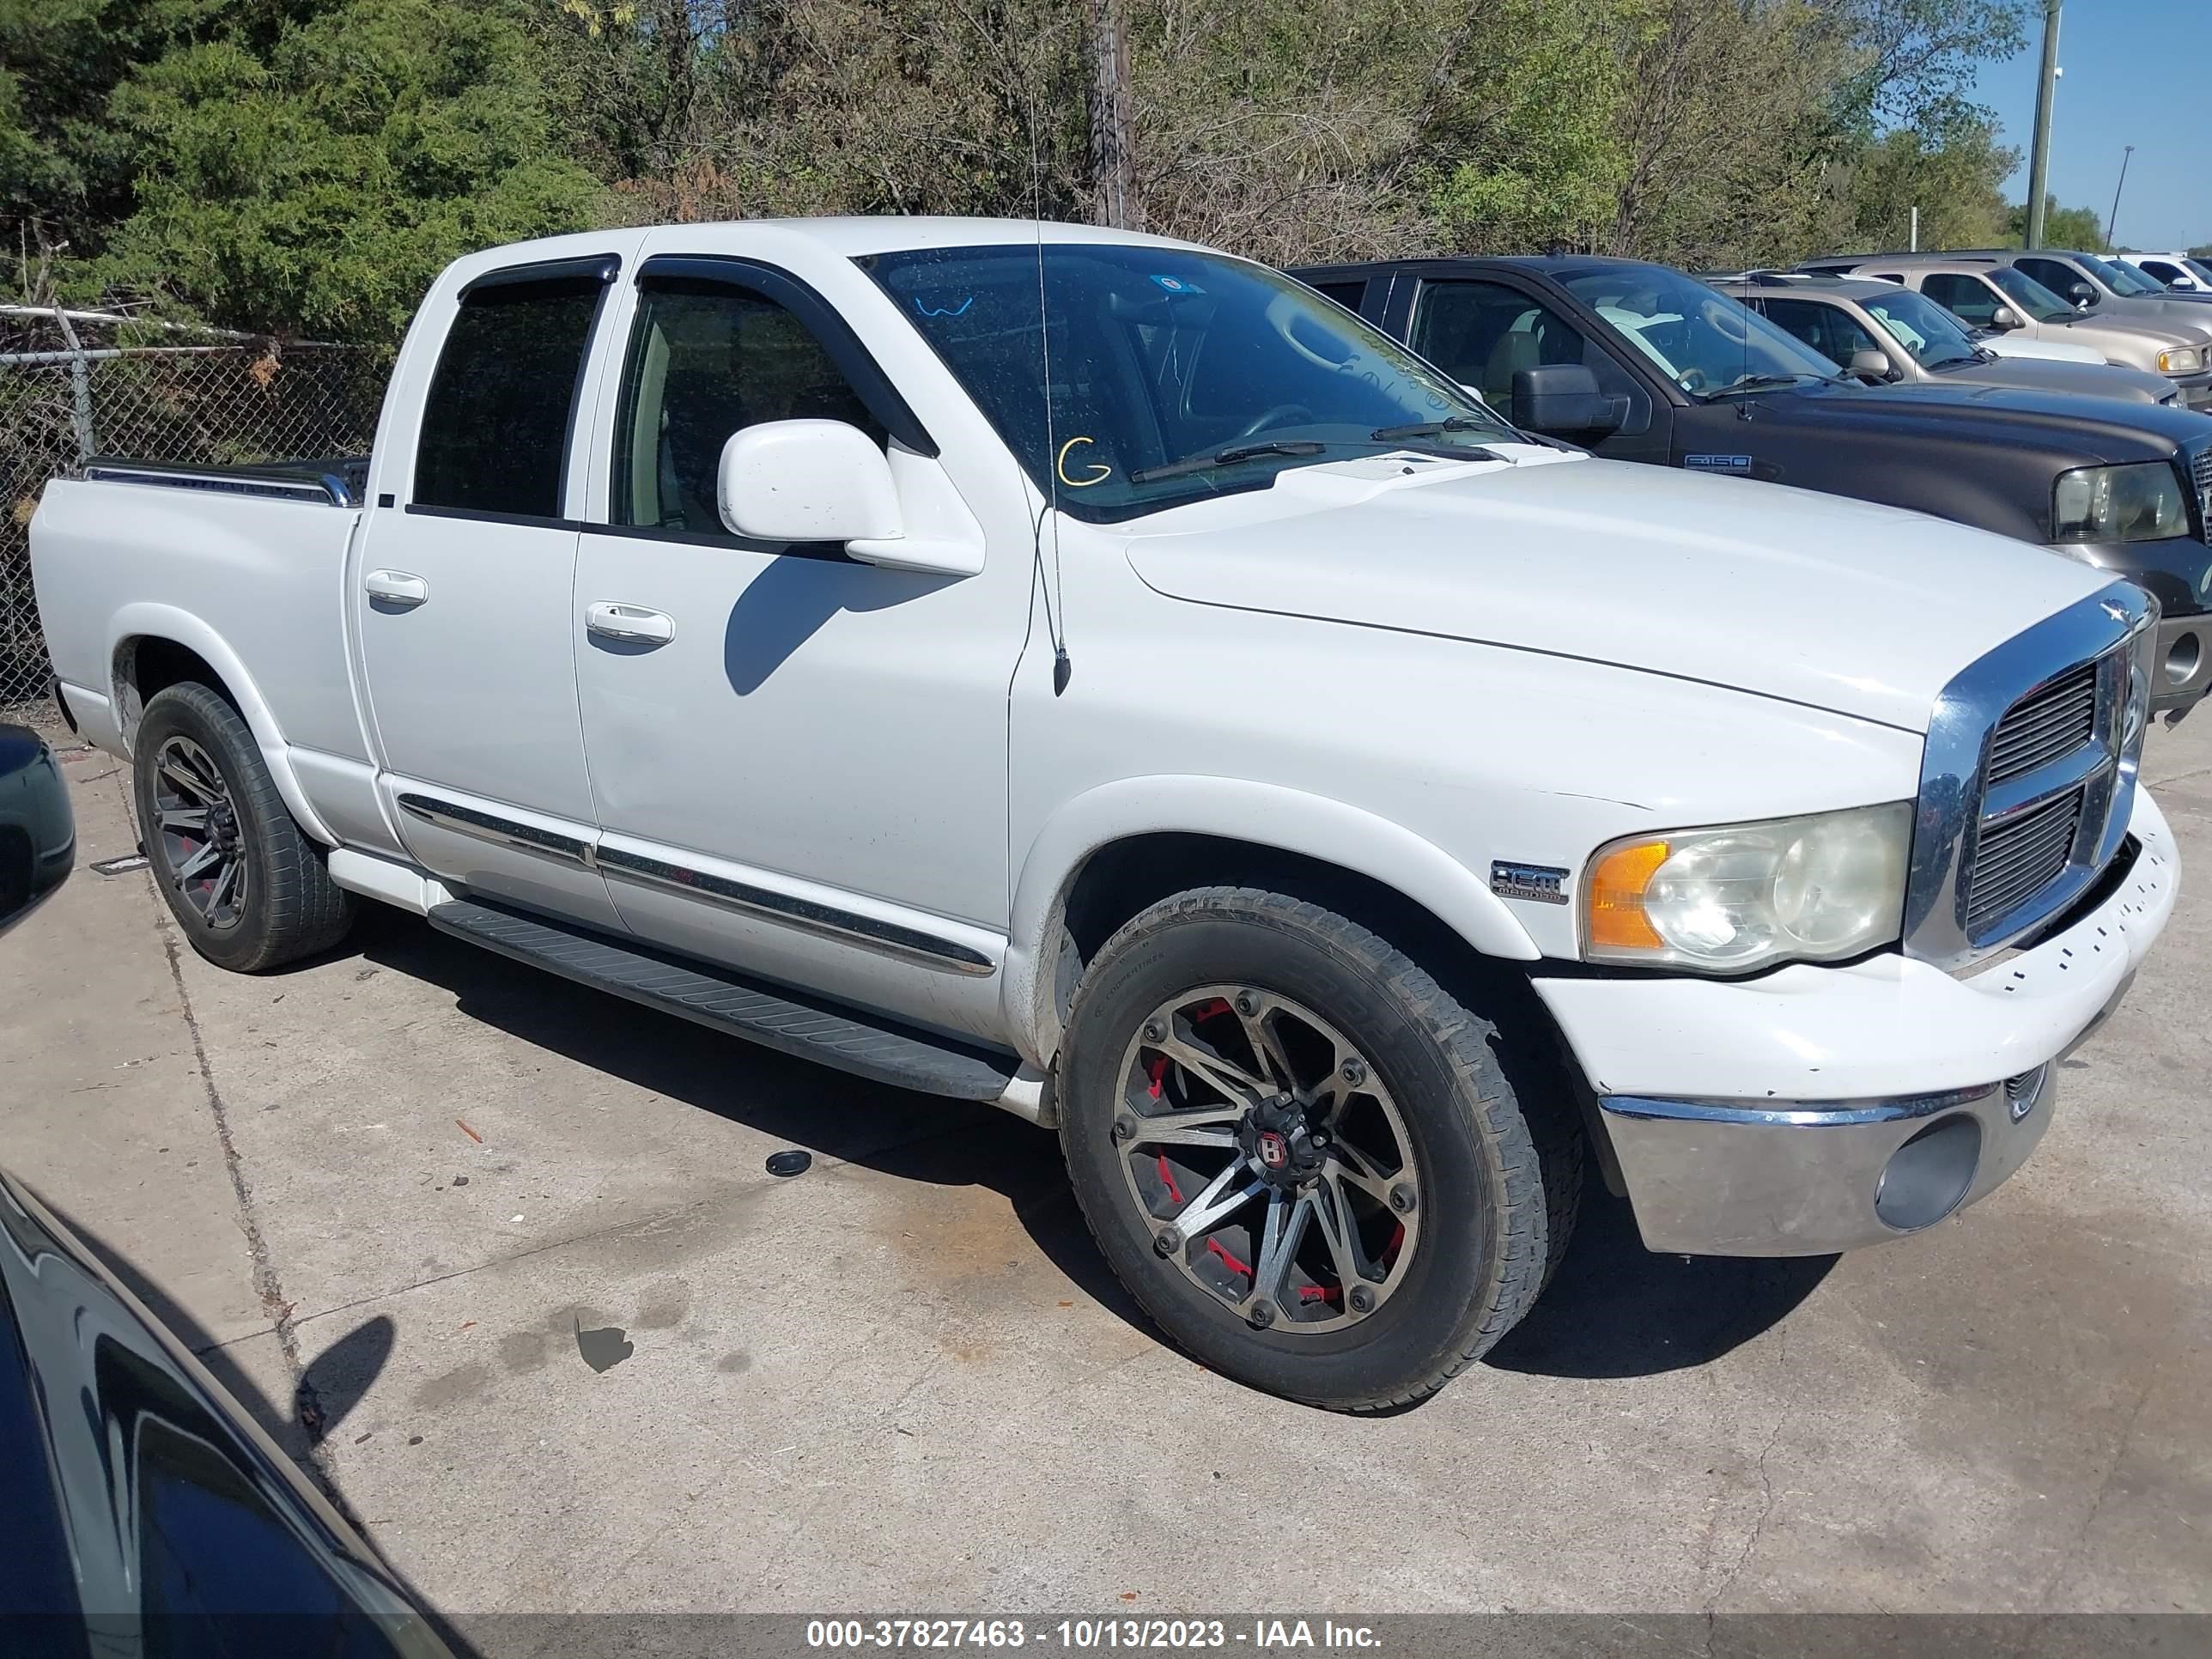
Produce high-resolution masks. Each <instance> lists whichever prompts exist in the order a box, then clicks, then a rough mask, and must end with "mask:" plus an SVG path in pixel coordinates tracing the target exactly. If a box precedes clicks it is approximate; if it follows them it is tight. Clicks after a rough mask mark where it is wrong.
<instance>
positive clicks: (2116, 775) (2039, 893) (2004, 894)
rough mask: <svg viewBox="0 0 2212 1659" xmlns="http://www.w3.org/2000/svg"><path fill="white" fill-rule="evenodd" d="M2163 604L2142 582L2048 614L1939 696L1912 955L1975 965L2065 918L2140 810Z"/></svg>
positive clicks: (1910, 937)
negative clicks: (2135, 679) (2145, 676)
mask: <svg viewBox="0 0 2212 1659" xmlns="http://www.w3.org/2000/svg"><path fill="white" fill-rule="evenodd" d="M2154 614H2155V612H2154V606H2153V605H2152V604H2151V601H2150V599H2149V598H2148V596H2147V595H2146V594H2144V593H2143V592H2142V590H2141V589H2139V588H2137V587H2136V586H2133V585H2132V584H2130V583H2127V582H2114V583H2112V584H2111V585H2110V586H2107V587H2106V588H2105V589H2103V590H2102V591H2101V592H2097V593H2094V594H2092V595H2091V596H2090V597H2089V598H2087V599H2082V600H2080V601H2078V602H2077V603H2075V605H2070V606H2069V607H2068V608H2067V609H2066V610H2064V611H2060V612H2058V613H2057V615H2055V616H2052V617H2047V618H2045V620H2044V621H2043V622H2040V623H2037V624H2036V625H2035V626H2034V627H2033V628H2031V629H2028V630H2027V632H2025V633H2023V634H2021V635H2017V636H2015V638H2013V639H2010V640H2008V641H2006V642H2005V643H2004V644H2002V645H2001V646H1999V647H1997V648H1996V650H1994V651H1992V652H1990V653H1989V654H1988V655H1987V656H1984V657H1983V658H1982V659H1980V660H1978V662H1975V663H1972V664H1971V665H1968V666H1967V667H1966V670H1964V671H1962V672H1961V673H1960V675H1959V676H1958V677H1957V678H1955V679H1954V680H1953V681H1952V682H1951V683H1950V684H1948V686H1946V687H1945V688H1944V689H1943V691H1942V695H1941V696H1939V697H1938V698H1937V700H1936V709H1935V712H1934V717H1933V718H1932V719H1931V720H1930V721H1929V728H1928V740H1927V746H1926V749H1925V751H1924V753H1923V758H1922V763H1921V777H1920V794H1919V799H1918V800H1917V802H1916V804H1915V808H1916V810H1915V821H1914V827H1913V838H1912V861H1911V874H1910V876H1909V878H1908V881H1907V885H1906V890H1905V952H1906V954H1908V955H1910V956H1912V957H1918V958H1919V959H1921V960H1923V961H1925V962H1930V963H1935V964H1936V965H1937V966H1939V967H1942V968H1945V969H1953V970H1956V969H1963V968H1965V967H1966V966H1968V965H1970V964H1971V963H1974V962H1975V961H1977V960H1978V959H1980V958H1981V957H1986V956H1988V955H1990V953H1991V952H1993V951H2000V950H2002V949H2004V948H2005V947H2006V946H2008V945H2014V944H2016V943H2018V942H2019V941H2021V939H2025V938H2027V937H2028V936H2029V935H2031V934H2032V933H2034V931H2035V930H2036V929H2037V928H2039V927H2043V926H2044V925H2045V923H2047V922H2048V921H2050V920H2051V918H2052V917H2054V916H2056V915H2060V914H2061V913H2063V911H2064V910H2065V908H2066V907H2067V906H2068V905H2069V904H2071V903H2072V902H2074V901H2075V899H2076V898H2078V897H2079V896H2081V893H2082V892H2084V891H2085V890H2087V888H2088V886H2089V884H2090V883H2091V882H2092V881H2093V880H2094V879H2095V878H2096V875H2097V872H2099V871H2100V870H2102V869H2104V868H2105V867H2106V865H2107V864H2109V863H2110V862H2111V861H2112V857H2113V855H2114V854H2116V853H2118V850H2119V847H2120V842H2121V841H2122V839H2123V838H2124V836H2126V834H2127V826H2128V819H2129V817H2130V814H2131V813H2132V811H2133V810H2134V804H2135V787H2136V767H2137V763H2138V760H2139V757H2140V755H2141V752H2142V724H2143V723H2144V722H2142V721H2141V720H2136V721H2134V722H2132V723H2131V722H2130V720H2129V719H2128V716H2127V712H2126V711H2127V707H2128V698H2129V692H2130V676H2131V674H2134V673H2136V672H2138V671H2139V669H2138V665H2136V662H2135V659H2136V657H2137V656H2138V655H2140V653H2141V652H2142V650H2143V649H2145V648H2147V645H2148V640H2149V638H2150V635H2149V633H2148V629H2149V627H2150V623H2151V621H2152V619H2153V617H2154Z"/></svg>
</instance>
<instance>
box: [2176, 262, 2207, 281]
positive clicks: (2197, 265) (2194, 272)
mask: <svg viewBox="0 0 2212 1659" xmlns="http://www.w3.org/2000/svg"><path fill="white" fill-rule="evenodd" d="M2181 268H2182V269H2183V270H2185V271H2187V272H2188V273H2189V274H2190V275H2191V276H2194V277H2195V278H2196V279H2197V281H2198V282H2200V283H2212V265H2208V264H2205V263H2204V261H2203V260H2202V259H2184V260H2183V261H2182V262H2181Z"/></svg>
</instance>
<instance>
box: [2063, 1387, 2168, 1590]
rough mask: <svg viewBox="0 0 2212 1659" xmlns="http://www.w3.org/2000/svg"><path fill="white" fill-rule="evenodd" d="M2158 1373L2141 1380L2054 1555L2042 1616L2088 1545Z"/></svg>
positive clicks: (2148, 1402) (2151, 1392)
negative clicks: (2090, 1491)
mask: <svg viewBox="0 0 2212 1659" xmlns="http://www.w3.org/2000/svg"><path fill="white" fill-rule="evenodd" d="M2158 1383H2159V1373H2158V1372H2157V1371H2156V1370H2153V1371H2152V1373H2151V1374H2150V1376H2148V1378H2146V1379H2145V1380H2144V1382H2143V1385H2142V1391H2141V1392H2140V1393H2139V1394H2137V1395H2136V1403H2135V1407H2134V1409H2133V1410H2131V1411H2130V1412H2129V1413H2128V1420H2127V1422H2126V1424H2125V1425H2124V1426H2123V1427H2122V1428H2121V1430H2120V1438H2119V1442H2118V1444H2116V1445H2115V1446H2114V1447H2113V1448H2112V1461H2111V1462H2108V1463H2107V1464H2106V1465H2105V1473H2104V1474H2103V1475H2102V1476H2101V1477H2100V1479H2099V1480H2098V1481H2097V1491H2096V1493H2095V1495H2094V1496H2093V1497H2092V1498H2090V1500H2089V1508H2088V1510H2087V1512H2086V1513H2085V1514H2084V1515H2083V1516H2081V1525H2080V1526H2079V1527H2077V1528H2075V1529H2074V1538H2073V1541H2072V1542H2070V1543H2069V1545H2068V1546H2067V1547H2065V1548H2064V1549H2063V1550H2061V1551H2060V1552H2059V1553H2058V1562H2057V1565H2055V1566H2054V1567H2053V1568H2052V1569H2051V1582H2050V1583H2048V1584H2046V1585H2045V1587H2044V1591H2043V1607H2044V1611H2045V1614H2046V1616H2048V1615H2050V1614H2051V1612H2052V1609H2051V1598H2052V1597H2053V1596H2055V1595H2057V1594H2058V1589H2059V1586H2060V1584H2061V1583H2063V1582H2064V1580H2065V1577H2066V1574H2067V1571H2069V1569H2070V1568H2072V1567H2073V1565H2075V1562H2076V1561H2077V1560H2078V1559H2080V1558H2081V1553H2082V1551H2083V1549H2084V1548H2085V1547H2087V1544H2088V1541H2089V1534H2090V1533H2091V1532H2092V1531H2093V1529H2094V1528H2095V1527H2096V1524H2097V1517H2098V1516H2099V1515H2100V1514H2102V1513H2103V1511H2104V1508H2105V1499H2106V1496H2107V1495H2108V1494H2109V1493H2110V1492H2112V1482H2113V1480H2115V1479H2116V1478H2117V1477H2118V1474H2119V1472H2120V1466H2121V1465H2122V1464H2123V1463H2124V1462H2127V1461H2128V1449H2129V1448H2130V1446H2132V1445H2133V1444H2134V1443H2135V1437H2136V1427H2137V1425H2140V1424H2141V1423H2142V1414H2143V1408H2144V1407H2147V1406H2148V1405H2149V1404H2150V1397H2151V1395H2153V1394H2154V1393H2155V1392H2156V1391H2157V1389H2158Z"/></svg>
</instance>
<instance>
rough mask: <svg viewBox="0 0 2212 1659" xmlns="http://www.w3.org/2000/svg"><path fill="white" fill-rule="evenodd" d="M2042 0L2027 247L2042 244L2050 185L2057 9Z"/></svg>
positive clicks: (2058, 0) (2055, 1) (2053, 1)
mask: <svg viewBox="0 0 2212 1659" xmlns="http://www.w3.org/2000/svg"><path fill="white" fill-rule="evenodd" d="M2064 3H2065V0H2043V75H2042V77H2041V78H2040V79H2039V80H2038V81H2037V82H2036V83H2035V147H2034V149H2033V150H2032V151H2031V152H2030V160H2029V161H2028V164H2027V238H2026V240H2027V246H2030V247H2041V246H2043V197H2044V193H2045V191H2047V190H2048V189H2049V188H2050V184H2049V180H2050V177H2051V94H2053V93H2054V92H2056V91H2057V86H2058V9H2059V7H2060V6H2062V5H2063V4H2064Z"/></svg>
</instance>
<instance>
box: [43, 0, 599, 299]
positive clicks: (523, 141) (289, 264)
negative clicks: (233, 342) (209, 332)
mask: <svg viewBox="0 0 2212 1659" xmlns="http://www.w3.org/2000/svg"><path fill="white" fill-rule="evenodd" d="M108 115H109V118H110V121H111V123H112V126H111V131H110V139H109V141H110V143H112V145H113V146H114V147H115V153H116V155H117V156H118V160H119V161H120V162H121V163H122V165H124V166H125V167H127V168H128V170H129V173H130V174H131V176H132V177H133V178H134V179H135V180H136V182H137V190H136V201H135V204H134V205H133V207H132V210H131V212H130V214H129V215H128V216H127V217H125V218H124V219H123V220H122V222H120V223H119V224H118V225H117V226H115V228H113V231H112V234H110V235H109V236H108V238H107V239H106V248H105V250H104V251H103V252H102V253H101V255H100V258H98V259H97V260H96V261H94V262H93V263H92V264H90V265H89V266H88V268H87V269H86V270H84V271H83V272H82V277H81V280H83V281H85V282H88V283H97V284H98V285H99V286H100V287H101V288H103V289H107V290H110V291H115V290H120V291H123V292H125V293H128V294H133V295H145V296H149V297H161V298H167V299H168V300H171V301H175V302H178V303H179V304H181V305H182V306H183V307H185V308H187V309H189V310H191V311H193V312H195V313H198V314H200V315H202V316H204V317H205V318H206V319H209V320H211V321H215V322H218V323H225V324H231V325H240V326H245V327H249V328H254V329H264V330H270V331H289V332H298V333H303V334H309V335H315V336H319V337H325V338H332V339H345V340H370V341H386V342H388V341H391V340H393V339H396V338H397V337H398V332H399V331H400V330H401V329H402V328H403V327H404V325H405V321H406V319H407V318H408V316H409V315H410V313H411V312H412V310H413V307H414V306H415V303H416V301H417V300H418V299H419V298H420V297H421V295H422V289H423V288H424V287H425V286H426V285H427V284H428V282H429V280H430V278H431V277H432V276H434V275H435V273H436V272H437V270H439V269H440V267H441V266H442V265H444V264H446V263H447V261H449V260H450V259H452V258H453V257H454V256H456V255H457V254H459V253H462V252H466V251H468V250H470V249H472V248H477V247H482V246H487V245H488V244H491V243H495V242H501V241H510V240H518V239H520V238H525V237H530V236H538V235H544V234H549V233H551V232H556V231H561V230H568V229H576V228H582V227H583V226H585V225H586V224H589V223H591V222H592V221H593V220H594V218H595V217H597V216H599V209H598V207H597V206H596V203H597V199H598V197H599V193H600V191H599V185H598V183H597V181H595V180H594V179H592V176H591V175H590V174H589V173H587V172H586V171H585V170H584V169H583V168H582V167H579V166H578V165H577V164H576V163H575V162H574V161H570V160H569V159H568V157H567V156H566V155H563V154H562V145H561V144H560V143H559V142H558V141H557V139H556V133H555V131H554V129H553V127H552V125H551V124H550V120H549V119H548V115H547V111H546V107H545V103H544V95H543V92H542V88H541V84H540V82H539V79H538V74H537V72H536V69H535V65H534V63H533V60H532V54H531V52H530V47H529V41H528V40H527V37H526V35H525V34H524V33H523V32H522V30H521V29H520V28H519V27H517V26H516V24H515V23H514V21H513V20H512V19H511V18H510V17H508V16H507V15H505V14H504V13H503V12H501V10H499V9H495V8H494V7H491V6H488V5H479V4H450V3H440V0H349V3H346V4H343V5H341V6H338V7H337V8H335V9H330V10H326V11H325V12H324V13H322V14H321V15H319V16H317V17H316V18H314V19H313V21H309V22H306V23H302V24H292V25H288V26H287V27H285V28H284V29H283V31H282V33H280V34H279V36H278V37H277V39H276V41H275V43H274V44H273V46H271V48H270V51H269V52H268V54H267V56H266V58H265V59H264V58H261V57H258V56H257V55H256V54H255V53H254V52H252V51H251V50H250V49H249V48H248V47H247V46H246V44H244V42H243V41H241V40H239V39H236V38H233V39H228V40H217V41H211V42H206V43H202V44H190V45H185V46H179V47H176V48H174V49H173V50H171V51H170V52H167V53H166V54H164V55H163V56H161V58H158V59H157V60H156V61H155V62H153V63H151V64H147V65H145V66H144V67H143V68H141V69H139V70H137V71H135V72H134V73H133V74H132V75H131V76H130V77H129V78H128V79H127V80H125V82H122V84H121V85H119V86H118V88H116V90H115V92H114V94H113V95H112V98H111V100H109V108H108Z"/></svg>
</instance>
